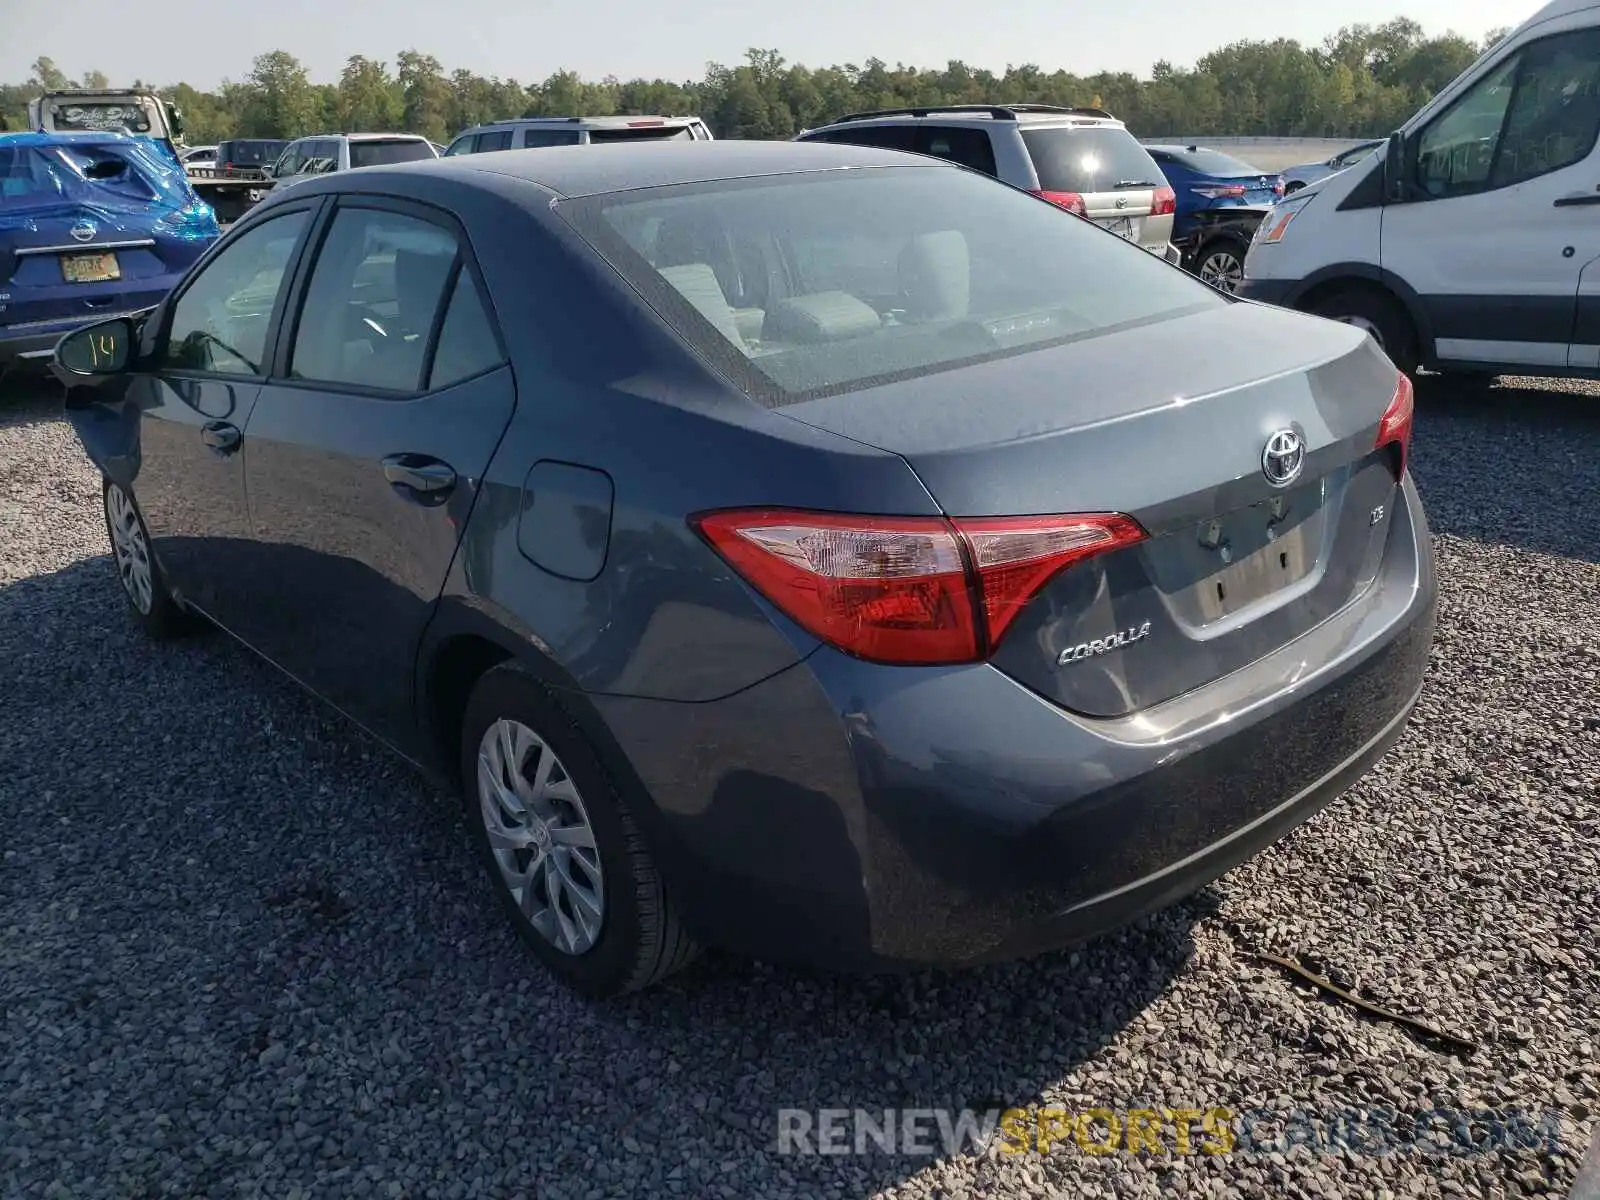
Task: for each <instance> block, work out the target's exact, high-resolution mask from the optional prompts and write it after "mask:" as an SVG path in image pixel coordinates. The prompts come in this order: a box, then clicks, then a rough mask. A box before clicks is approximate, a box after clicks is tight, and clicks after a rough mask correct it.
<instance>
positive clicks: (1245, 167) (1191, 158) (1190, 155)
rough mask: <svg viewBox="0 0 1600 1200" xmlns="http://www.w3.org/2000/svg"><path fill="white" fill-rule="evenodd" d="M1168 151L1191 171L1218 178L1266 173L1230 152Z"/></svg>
mask: <svg viewBox="0 0 1600 1200" xmlns="http://www.w3.org/2000/svg"><path fill="white" fill-rule="evenodd" d="M1168 153H1169V154H1171V155H1172V157H1173V158H1174V159H1176V160H1177V161H1178V162H1180V163H1182V164H1183V165H1184V166H1186V167H1188V168H1189V169H1190V170H1191V171H1198V172H1200V173H1201V174H1202V175H1212V176H1215V177H1217V178H1219V179H1229V178H1234V177H1237V176H1240V175H1265V174H1266V172H1265V171H1263V170H1262V169H1261V168H1260V167H1252V166H1251V165H1250V164H1249V163H1247V162H1244V161H1243V160H1242V159H1237V158H1234V157H1233V156H1232V155H1230V154H1224V153H1222V151H1220V150H1171V151H1168Z"/></svg>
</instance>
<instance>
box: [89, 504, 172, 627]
mask: <svg viewBox="0 0 1600 1200" xmlns="http://www.w3.org/2000/svg"><path fill="white" fill-rule="evenodd" d="M100 495H101V500H102V503H103V507H104V509H105V518H106V536H107V538H109V539H110V541H111V560H112V563H113V564H114V565H115V566H116V569H117V577H118V579H119V581H120V582H121V584H122V595H123V598H124V599H125V600H127V602H128V608H129V611H131V612H132V613H133V619H134V621H135V622H137V624H138V625H139V627H140V629H142V630H143V631H144V633H145V634H146V636H148V637H151V638H154V639H155V640H157V641H165V640H167V639H169V638H174V637H178V636H180V635H182V634H184V633H187V632H188V631H189V630H190V629H191V628H192V627H193V622H192V621H191V620H190V618H189V614H188V613H186V612H184V611H183V609H181V608H179V607H178V603H177V601H175V600H174V599H173V598H172V593H171V592H169V591H168V590H167V581H166V578H165V576H163V575H162V574H161V564H160V563H158V562H156V558H155V555H154V554H152V553H151V551H150V530H149V529H148V528H147V527H146V526H145V523H144V515H143V514H142V513H141V512H140V511H139V506H138V505H137V504H136V503H135V502H134V499H133V496H132V495H131V494H130V493H129V492H128V491H127V490H126V489H125V488H123V487H122V485H121V484H117V483H113V482H112V481H111V480H109V479H107V480H104V481H103V483H102V485H101V489H100Z"/></svg>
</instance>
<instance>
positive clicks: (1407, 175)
mask: <svg viewBox="0 0 1600 1200" xmlns="http://www.w3.org/2000/svg"><path fill="white" fill-rule="evenodd" d="M1597 135H1600V0H1554V3H1551V4H1548V5H1546V6H1545V7H1544V8H1543V9H1542V10H1540V11H1539V12H1538V13H1537V14H1535V15H1534V16H1533V17H1532V18H1530V19H1529V20H1528V21H1527V22H1525V23H1524V24H1523V25H1521V26H1519V27H1518V28H1517V29H1516V30H1515V31H1514V32H1512V33H1511V34H1509V35H1508V36H1507V37H1506V38H1505V39H1504V40H1503V41H1501V42H1500V43H1499V44H1497V45H1495V46H1494V47H1492V48H1491V49H1489V50H1488V51H1486V52H1485V53H1484V54H1483V55H1482V56H1481V57H1480V58H1479V59H1478V61H1477V62H1475V63H1473V64H1472V66H1470V67H1468V68H1467V69H1466V70H1465V71H1464V72H1462V74H1461V76H1460V77H1459V78H1457V79H1456V80H1455V81H1454V82H1453V83H1451V84H1450V86H1449V87H1447V88H1445V89H1444V91H1442V92H1440V93H1439V94H1438V95H1437V96H1435V97H1434V98H1433V100H1432V101H1430V102H1429V103H1428V104H1427V105H1426V106H1425V107H1424V108H1423V109H1422V111H1420V112H1419V113H1417V114H1416V116H1414V117H1412V118H1411V119H1410V120H1409V121H1407V122H1406V124H1405V125H1404V126H1402V127H1401V128H1400V129H1399V130H1398V131H1396V132H1395V133H1394V134H1392V135H1391V136H1390V137H1389V139H1388V141H1387V142H1386V143H1384V144H1383V145H1381V146H1379V147H1378V148H1377V149H1376V151H1375V152H1374V153H1373V155H1372V156H1371V157H1370V158H1367V159H1366V160H1364V161H1363V162H1360V163H1357V164H1356V165H1354V166H1352V167H1350V168H1349V169H1348V170H1344V171H1341V172H1339V173H1338V174H1336V175H1331V176H1329V177H1327V178H1325V179H1321V180H1318V181H1317V182H1315V183H1312V184H1310V185H1309V186H1308V187H1306V188H1305V189H1303V190H1302V191H1299V192H1297V193H1296V194H1294V195H1293V196H1290V197H1289V198H1288V199H1286V200H1284V201H1283V202H1281V203H1280V204H1278V205H1277V206H1276V207H1275V208H1274V209H1273V211H1272V213H1271V214H1270V215H1269V216H1268V217H1267V219H1266V220H1264V221H1263V222H1262V223H1261V226H1260V228H1259V229H1258V231H1257V233H1256V236H1255V240H1254V242H1253V243H1252V244H1251V247H1250V253H1249V255H1248V256H1247V257H1246V259H1245V265H1244V273H1245V279H1244V283H1243V285H1242V286H1241V288H1240V290H1239V295H1241V296H1243V297H1245V298H1246V299H1250V300H1260V301H1265V302H1268V303H1272V304H1279V305H1284V306H1287V307H1291V308H1297V309H1301V310H1304V311H1306V312H1313V313H1317V314H1320V315H1322V316H1325V317H1331V318H1333V319H1334V320H1339V321H1346V322H1348V323H1350V324H1354V325H1360V326H1363V327H1364V328H1366V329H1367V330H1368V332H1369V333H1371V335H1372V336H1373V337H1374V338H1375V339H1376V340H1377V341H1378V342H1379V344H1380V345H1382V347H1383V348H1384V350H1386V351H1387V352H1388V354H1389V357H1390V358H1392V359H1393V360H1394V361H1395V363H1396V364H1397V365H1398V366H1400V367H1401V368H1402V369H1404V370H1407V371H1411V370H1414V369H1415V368H1416V367H1418V366H1423V367H1428V368H1430V369H1433V370H1437V371H1440V372H1446V373H1448V372H1473V373H1486V374H1507V373H1517V374H1524V375H1533V374H1545V375H1593V376H1600V148H1597V147H1596V144H1595V143H1596V140H1597Z"/></svg>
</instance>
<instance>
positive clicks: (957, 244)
mask: <svg viewBox="0 0 1600 1200" xmlns="http://www.w3.org/2000/svg"><path fill="white" fill-rule="evenodd" d="M899 268H900V298H901V302H902V303H903V305H904V306H905V310H906V315H907V316H909V317H910V318H911V319H912V320H918V321H940V320H958V319H960V318H962V317H965V316H966V315H967V307H968V303H969V299H970V295H971V290H972V280H971V270H972V263H971V259H970V257H969V256H968V252H967V239H966V238H965V237H963V236H962V235H961V234H960V233H959V232H957V231H956V230H954V229H943V230H940V231H938V232H937V233H919V234H917V235H916V236H915V237H913V238H912V239H911V240H910V241H909V242H907V243H906V245H905V249H903V250H901V251H900V262H899Z"/></svg>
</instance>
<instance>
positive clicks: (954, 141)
mask: <svg viewBox="0 0 1600 1200" xmlns="http://www.w3.org/2000/svg"><path fill="white" fill-rule="evenodd" d="M917 149H918V150H919V151H920V152H921V153H923V154H931V155H932V156H933V157H934V158H945V159H949V160H950V161H951V162H953V163H960V164H961V165H962V166H963V167H971V168H972V169H973V170H974V171H982V172H983V173H984V174H985V175H993V174H994V173H995V165H994V146H993V144H992V143H991V142H990V141H989V135H988V134H987V133H985V132H984V131H983V130H981V129H945V128H940V127H939V126H937V125H924V126H923V127H922V137H921V139H920V140H919V142H918V145H917Z"/></svg>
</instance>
